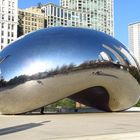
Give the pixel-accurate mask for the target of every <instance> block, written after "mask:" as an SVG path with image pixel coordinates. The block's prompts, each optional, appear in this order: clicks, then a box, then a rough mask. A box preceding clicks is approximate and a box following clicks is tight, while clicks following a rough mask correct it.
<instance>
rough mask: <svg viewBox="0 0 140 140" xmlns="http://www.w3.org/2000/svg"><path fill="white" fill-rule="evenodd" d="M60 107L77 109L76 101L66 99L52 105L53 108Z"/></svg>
mask: <svg viewBox="0 0 140 140" xmlns="http://www.w3.org/2000/svg"><path fill="white" fill-rule="evenodd" d="M58 106H59V107H62V108H75V101H73V100H70V99H68V98H65V99H63V100H60V101H58V102H56V103H54V104H51V107H54V108H56V107H58Z"/></svg>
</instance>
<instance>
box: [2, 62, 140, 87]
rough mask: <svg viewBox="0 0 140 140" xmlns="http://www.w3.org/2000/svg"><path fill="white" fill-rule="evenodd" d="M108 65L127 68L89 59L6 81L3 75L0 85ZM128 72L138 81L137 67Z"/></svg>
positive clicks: (5, 85) (20, 82) (139, 78)
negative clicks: (77, 63)
mask: <svg viewBox="0 0 140 140" xmlns="http://www.w3.org/2000/svg"><path fill="white" fill-rule="evenodd" d="M109 67H111V68H118V69H120V68H121V67H123V69H124V70H127V69H128V67H125V66H122V65H120V64H118V63H112V62H109V61H99V60H98V61H97V60H96V61H93V60H91V61H86V62H84V63H82V64H80V65H79V66H75V65H74V64H70V65H63V66H62V67H60V68H59V67H56V69H54V70H50V71H48V72H41V73H37V74H34V75H31V76H28V75H21V76H18V77H14V78H13V79H11V80H9V81H8V82H7V81H5V80H4V78H3V77H1V80H0V87H7V86H16V85H19V84H22V83H24V82H26V81H30V80H39V79H45V78H47V77H52V76H55V75H57V74H68V73H70V72H73V71H78V70H83V69H90V68H109ZM129 72H130V73H131V74H132V75H133V76H134V77H135V78H136V79H137V80H138V82H140V76H139V72H138V70H137V68H135V67H130V68H129Z"/></svg>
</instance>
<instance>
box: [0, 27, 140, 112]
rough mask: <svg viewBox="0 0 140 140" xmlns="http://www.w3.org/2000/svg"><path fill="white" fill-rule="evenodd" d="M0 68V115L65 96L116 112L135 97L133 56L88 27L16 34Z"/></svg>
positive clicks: (136, 73) (136, 70)
mask: <svg viewBox="0 0 140 140" xmlns="http://www.w3.org/2000/svg"><path fill="white" fill-rule="evenodd" d="M17 52H18V53H17ZM17 58H18V59H17ZM0 70H1V80H0V112H1V113H2V114H20V113H24V112H28V111H31V110H34V109H37V108H40V107H42V106H45V105H49V104H51V103H54V102H56V101H58V100H61V99H63V98H66V97H67V98H70V99H72V100H74V101H76V102H79V103H82V104H84V105H86V106H90V107H96V108H98V109H102V110H105V111H122V110H125V109H127V108H129V107H131V106H133V105H135V104H136V103H137V101H138V100H139V97H140V86H139V81H140V79H139V65H138V63H137V61H136V60H135V58H134V57H133V56H132V55H131V54H130V52H129V50H127V48H126V47H125V46H124V45H123V44H122V43H120V42H119V41H117V40H116V39H114V38H113V37H111V36H109V35H107V34H105V33H102V32H98V31H95V30H90V29H83V28H71V27H55V28H49V29H41V30H38V31H36V32H33V33H30V34H27V35H25V36H22V38H19V39H18V40H17V41H15V42H14V43H12V44H10V45H9V46H7V47H6V48H5V49H3V50H2V52H1V53H0Z"/></svg>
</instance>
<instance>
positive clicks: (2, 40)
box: [1, 38, 14, 44]
mask: <svg viewBox="0 0 140 140" xmlns="http://www.w3.org/2000/svg"><path fill="white" fill-rule="evenodd" d="M12 41H14V39H7V42H5V40H4V38H1V44H3V43H6V44H9V43H10V42H12Z"/></svg>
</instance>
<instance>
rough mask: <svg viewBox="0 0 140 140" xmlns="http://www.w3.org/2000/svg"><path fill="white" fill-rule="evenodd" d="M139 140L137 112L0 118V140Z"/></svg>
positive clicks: (139, 127)
mask: <svg viewBox="0 0 140 140" xmlns="http://www.w3.org/2000/svg"><path fill="white" fill-rule="evenodd" d="M17 139H19V140H31V139H32V140H56V139H58V140H124V139H127V140H139V139H140V112H121V113H80V114H54V115H53V114H45V115H15V116H14V115H13V116H4V115H1V116H0V140H17Z"/></svg>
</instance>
